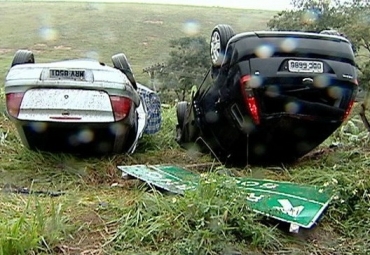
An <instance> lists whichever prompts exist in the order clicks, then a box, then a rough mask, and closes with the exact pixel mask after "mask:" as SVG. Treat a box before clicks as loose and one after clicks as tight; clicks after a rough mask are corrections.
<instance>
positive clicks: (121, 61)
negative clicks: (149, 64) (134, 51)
mask: <svg viewBox="0 0 370 255" xmlns="http://www.w3.org/2000/svg"><path fill="white" fill-rule="evenodd" d="M112 62H113V66H114V68H116V69H118V70H120V71H121V72H122V73H124V74H125V75H126V76H127V78H128V80H129V81H130V82H131V84H132V86H133V87H134V88H135V89H137V85H136V80H135V77H134V74H133V72H132V69H131V66H130V64H129V63H128V61H127V58H126V55H125V54H123V53H119V54H116V55H114V56H112Z"/></svg>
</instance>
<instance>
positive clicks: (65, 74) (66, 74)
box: [50, 69, 85, 80]
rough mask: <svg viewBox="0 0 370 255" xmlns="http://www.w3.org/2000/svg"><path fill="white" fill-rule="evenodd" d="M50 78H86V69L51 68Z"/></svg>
mask: <svg viewBox="0 0 370 255" xmlns="http://www.w3.org/2000/svg"><path fill="white" fill-rule="evenodd" d="M50 78H51V79H68V80H85V70H67V69H50Z"/></svg>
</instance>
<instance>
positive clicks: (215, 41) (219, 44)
mask: <svg viewBox="0 0 370 255" xmlns="http://www.w3.org/2000/svg"><path fill="white" fill-rule="evenodd" d="M234 35H235V32H234V30H233V28H232V27H231V26H229V25H225V24H219V25H217V26H216V27H215V28H214V29H213V31H212V34H211V41H210V55H211V62H212V66H213V67H220V66H221V64H222V62H223V60H224V56H225V51H226V46H227V43H228V42H229V40H230V38H231V37H233V36H234Z"/></svg>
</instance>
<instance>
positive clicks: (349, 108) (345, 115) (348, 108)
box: [343, 79, 358, 121]
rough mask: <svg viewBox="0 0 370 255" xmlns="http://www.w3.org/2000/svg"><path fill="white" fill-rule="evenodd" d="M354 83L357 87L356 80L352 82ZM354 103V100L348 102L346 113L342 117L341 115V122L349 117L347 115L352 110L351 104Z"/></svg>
mask: <svg viewBox="0 0 370 255" xmlns="http://www.w3.org/2000/svg"><path fill="white" fill-rule="evenodd" d="M354 83H355V84H356V85H357V86H358V80H357V79H355V80H354ZM354 103H355V100H354V99H352V100H351V101H350V102H349V104H348V106H347V109H346V111H345V113H344V115H343V121H344V120H346V119H347V118H348V116H349V114H350V113H351V110H352V107H353V104H354Z"/></svg>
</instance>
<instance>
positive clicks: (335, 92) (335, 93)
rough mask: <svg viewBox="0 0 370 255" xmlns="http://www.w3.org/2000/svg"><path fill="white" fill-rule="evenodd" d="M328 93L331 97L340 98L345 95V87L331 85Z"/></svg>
mask: <svg viewBox="0 0 370 255" xmlns="http://www.w3.org/2000/svg"><path fill="white" fill-rule="evenodd" d="M328 94H329V96H330V97H332V98H334V99H339V98H341V97H342V96H343V89H342V88H340V87H336V86H335V87H331V88H329V90H328Z"/></svg>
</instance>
